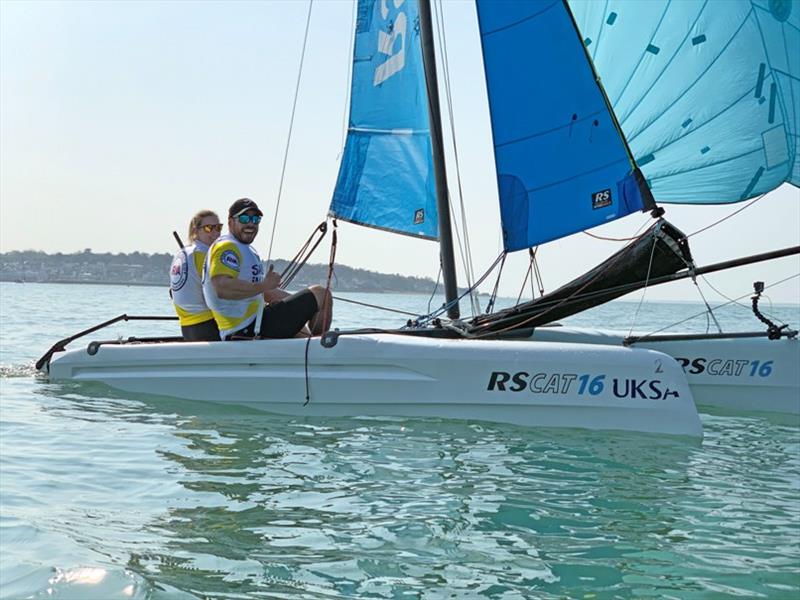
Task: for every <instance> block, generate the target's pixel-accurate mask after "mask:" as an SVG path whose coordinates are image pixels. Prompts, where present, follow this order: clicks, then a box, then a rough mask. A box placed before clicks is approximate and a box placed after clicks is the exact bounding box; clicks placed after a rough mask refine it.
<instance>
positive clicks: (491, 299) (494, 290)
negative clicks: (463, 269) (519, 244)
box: [486, 252, 508, 315]
mask: <svg viewBox="0 0 800 600" xmlns="http://www.w3.org/2000/svg"><path fill="white" fill-rule="evenodd" d="M501 256H502V257H503V260H502V261H501V262H500V270H499V271H498V272H497V279H496V280H495V282H494V287H493V288H492V295H491V296H490V297H489V302H488V303H487V304H486V314H487V315H488V314H489V313H490V312H492V309H493V308H494V301H495V300H497V291H498V289H499V288H500V276H501V275H502V274H503V267H504V266H505V264H506V256H508V253H507V252H503V253H502V254H501Z"/></svg>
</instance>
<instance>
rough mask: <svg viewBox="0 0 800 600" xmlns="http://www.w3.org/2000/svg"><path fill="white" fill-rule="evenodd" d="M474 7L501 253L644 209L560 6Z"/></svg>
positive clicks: (493, 2)
mask: <svg viewBox="0 0 800 600" xmlns="http://www.w3.org/2000/svg"><path fill="white" fill-rule="evenodd" d="M477 7H478V22H479V27H480V34H481V42H482V46H483V61H484V70H485V73H486V82H487V90H488V94H489V109H490V112H491V122H492V134H493V136H494V148H495V163H496V166H497V180H498V188H499V193H500V213H501V219H502V226H503V236H504V245H505V248H506V250H509V251H513V250H520V249H522V248H528V247H531V246H535V245H536V244H540V243H542V242H547V241H549V240H554V239H558V238H561V237H564V236H566V235H569V234H571V233H575V232H577V231H582V230H584V229H588V228H590V227H594V226H596V225H600V224H602V223H605V222H607V221H611V220H613V219H618V218H620V217H624V216H625V215H628V214H630V213H632V212H635V211H639V210H643V209H644V208H646V207H649V204H648V200H649V196H647V194H648V192H647V189H646V187H645V186H643V185H642V184H643V182H641V181H638V180H637V177H636V173H635V170H634V165H633V164H632V160H631V158H630V156H629V154H628V152H627V150H626V148H625V144H624V142H623V140H622V138H621V136H620V133H619V131H618V129H617V128H616V125H615V123H614V119H613V117H612V115H611V114H610V112H609V110H608V107H607V104H606V101H605V99H604V98H603V94H602V92H601V90H600V88H599V86H598V85H597V82H596V81H595V77H594V74H593V72H592V67H591V64H590V62H589V60H588V59H587V56H586V51H585V50H584V47H583V45H582V40H581V37H580V34H579V32H578V30H577V29H576V27H575V24H574V22H573V21H572V17H571V16H570V14H569V11H568V10H567V8H566V6H565V4H563V3H562V1H561V0H530V1H527V2H520V1H518V0H478V1H477ZM643 196H644V198H643ZM645 198H647V200H646V199H645Z"/></svg>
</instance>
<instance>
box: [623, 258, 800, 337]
mask: <svg viewBox="0 0 800 600" xmlns="http://www.w3.org/2000/svg"><path fill="white" fill-rule="evenodd" d="M797 277H800V273H795V274H794V275H790V276H789V277H785V278H784V279H781V280H780V281H776V282H775V283H771V284H770V285H767V286H764V289H769V288H772V287H775V286H778V285H781V284H782V283H786V282H787V281H789V280H790V279H795V278H797ZM751 294H752V292H747V293H746V294H742V295H741V296H739V297H738V298H733V299H731V300H730V301H728V302H725V303H724V304H720V305H718V306H715V307H714V308H712V309H711V310H712V312H713V311H715V310H719V309H720V308H725V307H726V306H728V305H730V304H736V305H737V306H741V307H742V308H745V307H743V306H742V305H741V304H739V300H742V299H743V298H747V297H749V296H750V295H751ZM706 312H707V311H703V312H700V313H697V314H695V315H692V316H690V317H686V318H685V319H683V320H681V321H677V322H675V323H671V324H670V325H666V326H665V327H662V328H661V329H656V330H655V331H651V332H650V333H648V334H647V335H643V336H639V338H638V340H637V341H644V340H646V339H647V338H648V337H650V336H653V335H656V334H658V333H661V332H662V331H666V330H667V329H671V328H672V327H676V326H678V325H683V324H684V323H686V322H687V321H691V320H692V319H696V318H697V317H702V316H703V315H705V314H706ZM768 316H769V317H771V318H773V319H775V320H776V321H780V322H781V323H783V321H782V320H781V319H780V318H778V317H774V316H772V315H768Z"/></svg>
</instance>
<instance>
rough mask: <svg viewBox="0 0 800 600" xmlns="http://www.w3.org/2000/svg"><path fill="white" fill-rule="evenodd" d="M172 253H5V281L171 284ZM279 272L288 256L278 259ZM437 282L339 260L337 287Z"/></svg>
mask: <svg viewBox="0 0 800 600" xmlns="http://www.w3.org/2000/svg"><path fill="white" fill-rule="evenodd" d="M171 262H172V255H171V254H168V253H154V254H148V253H146V252H132V253H129V254H126V253H117V254H112V253H110V252H104V253H99V252H92V251H91V249H89V248H87V249H85V250H83V251H82V252H75V253H72V254H65V253H61V252H56V253H55V254H48V253H46V252H40V251H37V250H21V251H20V250H16V251H12V252H5V253H0V281H18V282H39V283H56V282H58V283H112V284H125V285H169V267H170V264H171ZM272 264H273V265H274V266H275V270H276V271H278V273H281V272H283V270H284V269H285V268H286V267H287V266H288V261H286V260H282V259H277V260H274V261H272ZM327 277H328V265H326V264H306V265H305V266H304V267H303V269H302V270H301V271H300V273H299V274H298V275H297V277H296V278H295V279H294V280H293V281H292V284H291V285H290V286H289V287H290V289H291V288H294V287H304V286H307V285H312V284H316V283H322V284H324V283H325V281H326V280H327ZM434 285H435V284H434V282H433V280H431V279H428V278H423V277H408V276H404V275H398V274H389V273H378V272H376V271H369V270H366V269H355V268H353V267H348V266H346V265H336V268H335V269H334V286H333V287H334V289H336V290H338V291H343V292H395V293H396V292H400V293H404V292H405V293H430V292H431V291H432V290H433V287H434Z"/></svg>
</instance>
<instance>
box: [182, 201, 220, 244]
mask: <svg viewBox="0 0 800 600" xmlns="http://www.w3.org/2000/svg"><path fill="white" fill-rule="evenodd" d="M206 217H215V218H216V219H217V221H219V217H218V216H217V213H215V212H214V211H213V210H207V209H204V210H201V211H199V212H198V213H197V214H196V215H195V216H193V217H192V220H191V221H189V243H190V244H191V243H192V242H193V241H195V239H197V228H198V227H200V223H202V222H203V219H205V218H206Z"/></svg>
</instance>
